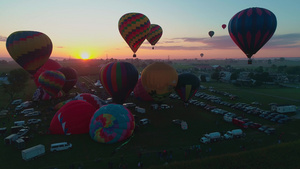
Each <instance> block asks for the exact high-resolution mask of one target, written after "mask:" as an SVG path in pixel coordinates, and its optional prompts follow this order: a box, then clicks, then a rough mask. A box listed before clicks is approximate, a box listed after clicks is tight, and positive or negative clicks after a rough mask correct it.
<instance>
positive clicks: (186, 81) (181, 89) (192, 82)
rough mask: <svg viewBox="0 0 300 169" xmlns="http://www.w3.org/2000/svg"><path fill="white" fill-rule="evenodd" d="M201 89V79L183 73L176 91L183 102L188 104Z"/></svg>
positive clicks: (179, 76) (179, 77)
mask: <svg viewBox="0 0 300 169" xmlns="http://www.w3.org/2000/svg"><path fill="white" fill-rule="evenodd" d="M199 87H200V80H199V78H198V77H197V76H196V75H194V74H192V73H182V74H180V75H178V83H177V85H176V88H175V91H176V92H177V94H178V95H179V96H180V98H181V100H182V101H184V102H185V103H187V102H188V101H189V100H190V99H191V98H192V97H193V96H194V95H195V93H196V92H197V90H198V88H199Z"/></svg>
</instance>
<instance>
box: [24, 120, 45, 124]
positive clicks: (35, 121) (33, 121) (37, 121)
mask: <svg viewBox="0 0 300 169" xmlns="http://www.w3.org/2000/svg"><path fill="white" fill-rule="evenodd" d="M41 121H42V120H41V119H29V120H28V121H27V124H36V123H39V122H41Z"/></svg>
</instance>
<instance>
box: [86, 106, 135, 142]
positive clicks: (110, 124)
mask: <svg viewBox="0 0 300 169" xmlns="http://www.w3.org/2000/svg"><path fill="white" fill-rule="evenodd" d="M134 128H135V122H134V117H133V115H132V114H131V112H130V111H129V110H128V109H127V108H125V107H124V106H122V105H118V104H108V105H105V106H102V107H101V108H100V109H98V110H97V111H96V112H95V113H94V115H93V117H92V118H91V121H90V136H91V138H92V139H93V140H95V141H96V142H100V143H116V142H120V141H123V140H125V139H127V138H129V137H130V136H131V135H132V133H133V131H134Z"/></svg>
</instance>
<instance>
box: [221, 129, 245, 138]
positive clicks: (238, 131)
mask: <svg viewBox="0 0 300 169" xmlns="http://www.w3.org/2000/svg"><path fill="white" fill-rule="evenodd" d="M242 136H243V130H242V129H234V130H231V131H227V132H226V134H224V138H225V139H226V140H229V139H233V138H239V137H242Z"/></svg>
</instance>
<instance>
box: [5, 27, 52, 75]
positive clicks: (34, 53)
mask: <svg viewBox="0 0 300 169" xmlns="http://www.w3.org/2000/svg"><path fill="white" fill-rule="evenodd" d="M6 49H7V51H8V53H9V54H10V56H11V57H12V58H13V59H14V60H15V61H16V62H17V63H18V64H19V65H20V66H21V67H22V68H23V69H25V70H26V71H27V72H29V73H30V74H31V75H34V74H35V73H36V71H37V70H38V69H39V68H40V67H41V66H43V65H44V64H45V63H46V62H47V60H48V58H49V57H50V55H51V52H52V42H51V40H50V38H49V37H48V36H47V35H45V34H43V33H41V32H36V31H17V32H14V33H12V34H10V35H9V37H8V38H7V40H6Z"/></svg>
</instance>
